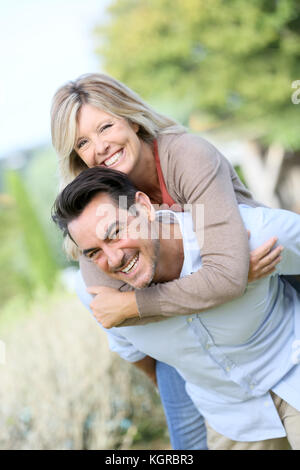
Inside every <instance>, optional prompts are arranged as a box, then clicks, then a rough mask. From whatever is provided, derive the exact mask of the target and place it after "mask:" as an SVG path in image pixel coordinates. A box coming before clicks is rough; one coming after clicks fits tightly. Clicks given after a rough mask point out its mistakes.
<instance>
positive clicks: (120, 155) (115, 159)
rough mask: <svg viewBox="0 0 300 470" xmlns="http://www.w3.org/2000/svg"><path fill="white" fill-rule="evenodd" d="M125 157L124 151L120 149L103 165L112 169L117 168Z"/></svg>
mask: <svg viewBox="0 0 300 470" xmlns="http://www.w3.org/2000/svg"><path fill="white" fill-rule="evenodd" d="M125 156H126V150H125V149H121V150H118V151H117V152H115V153H114V154H113V155H111V156H110V157H108V158H107V159H106V160H104V161H103V165H105V166H107V167H110V168H113V167H114V166H117V165H118V164H119V163H120V162H121V161H122V160H123V159H124V158H125Z"/></svg>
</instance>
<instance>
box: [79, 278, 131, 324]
mask: <svg viewBox="0 0 300 470" xmlns="http://www.w3.org/2000/svg"><path fill="white" fill-rule="evenodd" d="M87 291H88V292H89V294H92V295H95V297H94V299H93V300H92V302H91V303H90V307H91V309H92V311H93V314H94V316H95V318H96V319H97V320H98V321H99V322H100V323H101V325H102V326H103V327H104V328H108V329H109V328H112V327H113V326H117V325H120V323H123V321H124V320H126V319H127V318H134V317H138V316H139V312H138V308H137V303H136V299H135V293H134V292H120V291H119V290H117V289H112V288H111V287H103V286H95V287H89V288H88V289H87Z"/></svg>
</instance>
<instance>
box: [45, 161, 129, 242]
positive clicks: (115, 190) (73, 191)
mask: <svg viewBox="0 0 300 470" xmlns="http://www.w3.org/2000/svg"><path fill="white" fill-rule="evenodd" d="M136 192H137V189H136V188H135V186H134V185H133V184H132V182H131V181H130V179H129V178H128V176H127V175H125V174H124V173H121V172H120V171H117V170H112V169H110V168H105V167H94V168H88V169H87V170H84V171H82V172H81V173H80V174H79V175H78V176H77V177H76V178H75V179H74V180H73V181H72V182H71V183H69V184H68V186H66V187H65V188H64V190H63V191H62V192H61V193H60V194H59V195H58V196H57V198H56V200H55V202H54V205H53V207H52V219H53V221H54V222H55V223H56V224H57V225H58V226H59V228H60V229H61V230H62V231H63V234H64V236H66V235H69V236H70V234H69V230H68V225H69V223H70V222H72V221H73V220H74V219H76V218H77V217H79V216H80V214H81V213H82V212H83V210H84V208H85V207H86V206H87V205H88V204H89V203H90V202H91V201H92V199H94V197H95V196H97V194H100V193H106V194H108V195H109V196H110V197H111V198H112V200H113V201H114V202H115V203H116V204H118V203H119V197H120V196H126V199H125V200H126V207H122V208H123V209H127V210H128V209H129V208H130V207H132V206H133V205H134V204H135V195H136Z"/></svg>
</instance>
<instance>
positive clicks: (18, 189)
mask: <svg viewBox="0 0 300 470" xmlns="http://www.w3.org/2000/svg"><path fill="white" fill-rule="evenodd" d="M7 186H8V188H9V193H10V194H11V195H12V197H13V199H14V201H15V217H16V219H17V220H16V222H17V225H18V228H19V233H20V234H21V242H22V244H23V250H24V253H25V255H26V258H27V263H26V278H27V282H28V283H29V285H30V291H31V290H32V289H34V288H36V287H37V286H43V287H44V288H46V289H47V290H51V289H52V288H53V286H54V283H55V277H56V272H57V264H56V263H55V260H54V257H53V256H52V253H51V248H50V246H49V242H48V240H47V237H46V234H45V232H44V230H43V227H42V225H41V223H40V221H39V218H38V216H37V214H36V211H35V210H34V207H33V205H32V203H31V200H30V196H29V194H28V191H27V189H26V187H25V185H24V183H23V181H22V178H21V175H20V174H19V173H18V172H16V171H8V172H7ZM16 254H17V251H15V253H14V258H17V256H16Z"/></svg>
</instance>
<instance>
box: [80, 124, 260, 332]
mask: <svg viewBox="0 0 300 470" xmlns="http://www.w3.org/2000/svg"><path fill="white" fill-rule="evenodd" d="M157 143H158V153H159V157H160V163H161V169H162V173H163V175H164V180H165V184H166V188H167V190H168V192H169V194H170V195H171V196H172V198H173V199H174V201H175V202H177V203H179V204H181V205H184V204H192V205H193V206H194V205H195V204H199V203H200V204H203V207H204V227H203V228H204V243H203V245H202V248H201V259H202V268H201V269H200V270H199V271H198V272H196V273H193V274H191V275H189V276H186V277H184V278H181V279H176V280H174V281H170V282H166V283H162V284H156V285H151V286H150V287H147V288H145V289H141V290H136V300H137V304H138V309H139V313H140V317H141V318H134V319H131V320H127V321H126V322H124V323H122V326H124V325H133V324H145V323H149V322H150V321H159V320H162V319H166V318H167V317H172V316H176V315H188V314H193V313H197V312H201V311H204V310H208V309H210V308H212V307H215V306H217V305H220V304H222V303H225V302H228V301H230V300H232V299H234V298H235V297H239V296H241V295H242V294H243V293H244V290H245V288H246V285H247V278H248V269H249V248H248V236H247V232H246V230H245V227H244V225H243V222H242V219H241V217H240V214H239V210H238V206H237V203H245V204H248V205H251V206H253V207H255V206H257V205H261V204H259V203H258V202H256V201H254V199H253V198H252V196H251V194H250V192H249V191H248V190H247V189H246V188H245V186H244V185H243V184H242V183H241V181H240V180H239V178H238V176H237V174H236V173H235V171H234V169H233V168H232V166H231V165H230V163H229V162H228V160H226V158H225V157H223V155H222V154H221V153H220V152H219V151H218V150H217V149H216V148H215V147H214V146H213V145H211V144H210V143H208V142H207V141H206V140H204V139H202V138H201V137H199V136H198V135H193V134H189V133H183V134H164V135H161V136H159V137H158V139H157ZM194 215H195V214H193V216H194ZM193 220H194V226H195V227H196V228H197V225H195V219H194V217H193ZM198 225H199V224H198ZM198 235H199V233H198ZM80 268H81V272H82V276H83V279H84V281H85V283H86V285H87V286H95V285H104V286H110V287H115V288H118V289H120V290H131V288H130V287H129V286H127V285H126V284H124V283H121V282H118V281H115V280H112V279H110V278H109V277H108V276H106V275H105V274H103V273H102V272H101V271H100V270H99V269H98V268H97V267H96V266H95V265H94V264H93V263H92V262H90V261H89V260H87V259H86V258H84V257H83V256H82V257H81V258H80ZM120 326H121V325H120Z"/></svg>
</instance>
